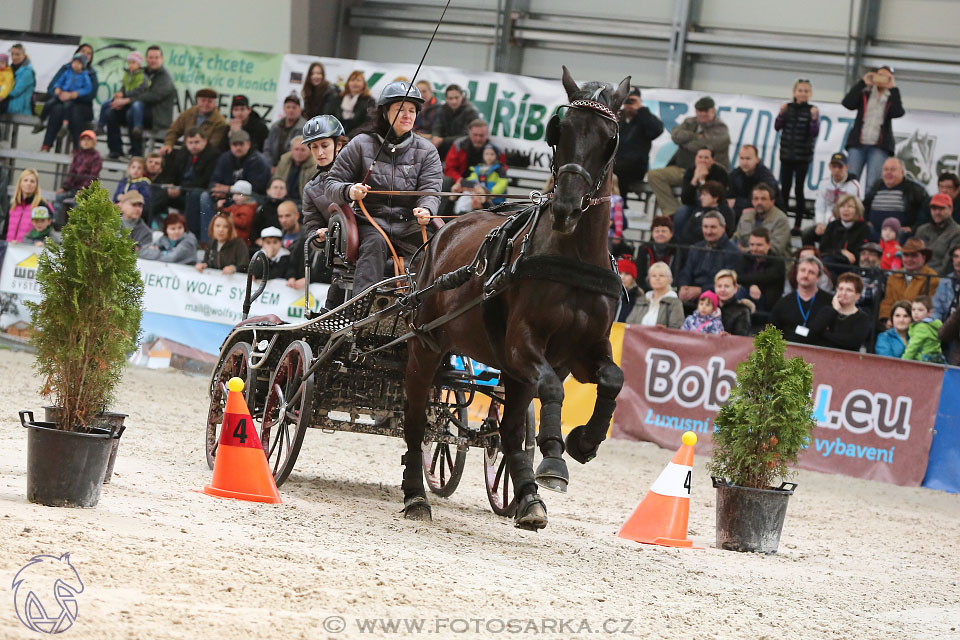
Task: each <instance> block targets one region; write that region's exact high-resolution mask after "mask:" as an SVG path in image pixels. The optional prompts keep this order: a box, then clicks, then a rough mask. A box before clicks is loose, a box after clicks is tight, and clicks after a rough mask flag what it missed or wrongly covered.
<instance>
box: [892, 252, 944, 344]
mask: <svg viewBox="0 0 960 640" xmlns="http://www.w3.org/2000/svg"><path fill="white" fill-rule="evenodd" d="M902 253H903V269H904V271H905V273H891V274H890V277H888V278H887V291H886V295H884V297H883V302H881V303H880V313H879V316H880V320H881V321H882V322H885V323H886V324H887V328H889V327H890V322H889V318H890V309H892V308H893V303H895V302H897V301H898V300H910V301H911V302H912V301H913V300H916V299H917V297H918V296H922V295H923V296H929V295H930V294H932V293H934V292H936V290H937V285H939V284H940V278H939V277H937V272H936V271H934V270H933V269H931V268H930V267H928V266H927V264H926V263H927V262H928V261H929V260H930V255H931V253H930V249H927V247H926V246H925V245H924V244H923V240H919V239H917V238H910V239H909V240H907V241H906V242H904V243H903V249H902ZM929 306H930V309H931V310H932V309H933V305H932V303H931V305H929Z"/></svg>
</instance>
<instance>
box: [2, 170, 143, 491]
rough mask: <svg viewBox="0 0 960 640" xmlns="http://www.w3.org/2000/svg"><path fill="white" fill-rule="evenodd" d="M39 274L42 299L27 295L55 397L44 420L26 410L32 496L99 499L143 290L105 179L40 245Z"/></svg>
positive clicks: (42, 369)
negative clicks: (56, 239) (57, 236)
mask: <svg viewBox="0 0 960 640" xmlns="http://www.w3.org/2000/svg"><path fill="white" fill-rule="evenodd" d="M36 278H37V284H38V286H39V287H40V292H41V294H42V296H43V300H42V301H41V302H40V303H29V307H30V314H31V316H32V320H33V326H34V330H35V333H34V335H33V337H32V338H31V343H32V344H33V346H34V347H35V348H36V350H37V355H36V361H35V364H34V367H35V369H36V371H37V373H38V374H39V375H40V377H41V379H42V381H43V387H42V389H41V394H42V395H44V396H45V397H48V398H51V399H52V400H53V401H54V404H55V405H56V406H55V407H53V410H52V411H50V410H48V412H47V416H46V417H47V420H46V421H42V422H38V421H35V420H34V419H33V413H32V412H30V411H21V412H20V419H21V422H23V424H24V426H26V427H28V435H27V499H28V500H30V501H31V502H39V503H41V504H47V505H51V506H74V507H92V506H95V505H96V504H97V502H98V501H99V499H100V491H101V488H102V485H103V481H104V476H105V473H106V470H107V466H108V464H109V458H110V452H111V449H112V448H113V445H114V444H115V442H114V440H115V438H116V437H118V435H119V434H118V431H119V429H118V422H122V414H109V413H106V412H105V410H106V408H107V407H109V406H110V404H111V403H112V401H113V397H114V392H115V390H116V386H117V384H118V383H119V382H120V378H121V376H122V374H123V368H124V366H125V364H126V359H127V354H128V353H129V352H131V351H133V349H134V348H135V347H136V344H137V338H138V336H139V333H140V319H141V316H142V299H143V281H142V279H141V278H140V272H139V271H138V270H137V254H136V250H135V248H134V243H133V241H132V240H131V239H130V237H129V232H127V231H125V230H124V229H123V226H122V223H121V216H120V210H119V209H118V208H117V206H116V205H115V204H113V203H112V202H111V201H110V196H109V194H108V193H107V191H106V189H104V188H103V187H102V186H101V185H100V182H99V181H97V182H94V183H92V184H91V185H90V186H89V187H87V188H86V189H84V190H82V191H81V192H80V193H79V194H77V206H76V208H75V209H73V210H71V211H70V219H69V223H68V224H67V225H66V226H65V227H64V228H63V234H62V241H61V244H59V245H56V244H48V245H47V249H46V250H45V251H44V252H43V253H41V254H40V257H39V261H38V265H37V275H36ZM118 416H120V419H119V420H118V419H117V417H118Z"/></svg>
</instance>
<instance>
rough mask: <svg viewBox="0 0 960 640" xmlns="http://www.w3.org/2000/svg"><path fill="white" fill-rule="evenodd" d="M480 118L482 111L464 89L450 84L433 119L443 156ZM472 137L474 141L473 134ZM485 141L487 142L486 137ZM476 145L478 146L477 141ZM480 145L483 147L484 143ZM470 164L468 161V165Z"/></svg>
mask: <svg viewBox="0 0 960 640" xmlns="http://www.w3.org/2000/svg"><path fill="white" fill-rule="evenodd" d="M479 118H480V113H479V112H478V111H477V110H476V108H475V107H474V106H473V105H472V104H470V101H469V100H467V99H466V97H465V96H464V95H463V89H461V88H460V87H459V86H457V85H455V84H451V85H448V86H447V90H446V92H445V93H444V103H443V105H441V106H440V107H439V108H438V109H437V112H436V116H435V117H434V120H433V144H434V146H436V147H437V151H438V152H439V153H440V157H441V158H446V157H447V152H448V151H449V150H450V147H451V146H452V145H453V143H454V142H455V141H456V140H457V139H458V138H460V137H461V136H464V135H467V134H469V132H470V131H469V127H472V126H473V123H474V121H475V120H477V119H479ZM470 138H471V141H472V140H473V136H471V137H470ZM483 142H484V144H485V143H486V137H484V140H483ZM474 145H475V146H476V142H474ZM479 146H480V148H481V149H482V148H483V144H481V145H479ZM469 164H470V163H469V162H467V166H468V165H469ZM503 164H504V166H506V164H507V159H506V158H504V159H503ZM464 168H465V166H461V171H462V170H463V169H464ZM447 175H450V174H447Z"/></svg>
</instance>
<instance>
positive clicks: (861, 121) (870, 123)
mask: <svg viewBox="0 0 960 640" xmlns="http://www.w3.org/2000/svg"><path fill="white" fill-rule="evenodd" d="M842 104H843V106H844V107H846V108H847V109H850V110H851V111H856V112H857V117H856V119H855V120H854V122H853V128H852V129H851V130H850V133H849V134H848V135H847V147H846V148H847V154H848V155H849V156H850V171H851V172H852V173H854V174H856V175H857V176H859V177H860V182H861V183H862V184H863V185H866V186H869V185H872V184H873V183H875V182H876V181H877V180H878V179H879V178H880V165H882V164H884V161H885V160H886V159H887V158H889V157H890V156H892V155H893V154H894V151H895V148H896V140H895V139H894V137H893V126H892V125H891V121H892V120H893V118H899V117H900V116H902V115H903V114H904V113H906V112H905V111H904V110H903V103H902V102H901V101H900V89H898V88H897V87H896V82H895V81H894V77H893V69H892V68H890V67H888V66H882V67H880V68H878V69H876V70H874V71H870V72H868V73H867V74H866V75H864V76H863V79H862V80H860V81H858V82H857V84H855V85H853V87H852V88H851V89H850V92H849V93H847V95H846V96H844V98H843V102H842ZM868 208H869V206H868Z"/></svg>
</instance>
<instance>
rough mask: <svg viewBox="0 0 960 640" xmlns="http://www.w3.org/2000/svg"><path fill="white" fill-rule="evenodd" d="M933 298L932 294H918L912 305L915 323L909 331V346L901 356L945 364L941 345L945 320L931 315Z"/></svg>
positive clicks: (911, 311) (911, 310)
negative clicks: (941, 332) (936, 318)
mask: <svg viewBox="0 0 960 640" xmlns="http://www.w3.org/2000/svg"><path fill="white" fill-rule="evenodd" d="M932 310H933V300H932V299H931V298H930V296H917V297H916V298H914V299H913V303H912V304H911V305H910V315H911V317H912V318H913V324H911V325H910V330H909V332H908V334H909V336H910V337H909V339H908V341H907V348H906V350H905V351H904V352H903V355H902V356H901V357H902V358H903V359H904V360H919V361H920V362H936V363H939V364H945V363H946V359H945V358H944V357H943V349H942V348H941V346H940V327H941V325H943V322H941V321H940V320H935V319H933V318H931V317H930V313H931V312H932Z"/></svg>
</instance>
